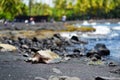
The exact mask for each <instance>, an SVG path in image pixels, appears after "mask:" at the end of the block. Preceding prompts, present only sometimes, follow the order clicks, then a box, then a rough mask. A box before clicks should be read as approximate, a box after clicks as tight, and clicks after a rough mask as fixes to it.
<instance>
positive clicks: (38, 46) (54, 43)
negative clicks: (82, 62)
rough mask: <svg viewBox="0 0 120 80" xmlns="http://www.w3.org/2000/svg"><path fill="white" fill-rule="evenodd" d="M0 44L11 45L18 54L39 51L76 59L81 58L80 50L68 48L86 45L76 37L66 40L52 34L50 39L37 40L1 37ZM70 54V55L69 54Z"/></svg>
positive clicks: (25, 54)
mask: <svg viewBox="0 0 120 80" xmlns="http://www.w3.org/2000/svg"><path fill="white" fill-rule="evenodd" d="M0 41H1V42H2V43H6V44H11V45H14V46H16V47H17V48H18V51H19V52H20V53H24V56H27V54H32V53H35V52H37V51H39V50H47V49H49V50H51V51H53V52H55V53H57V54H59V55H65V56H71V57H78V56H81V55H80V52H81V48H80V47H79V48H76V47H72V49H70V48H69V47H71V46H73V45H75V44H78V45H80V44H86V42H84V41H80V40H79V38H78V37H77V36H73V37H72V38H71V39H70V40H67V39H65V38H63V37H61V36H60V34H54V35H53V37H51V38H46V39H38V38H36V37H34V38H32V39H28V38H22V37H18V39H17V40H14V39H11V38H7V37H2V38H1V40H0ZM69 52H70V53H69Z"/></svg>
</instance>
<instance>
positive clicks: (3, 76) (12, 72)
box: [0, 21, 120, 80]
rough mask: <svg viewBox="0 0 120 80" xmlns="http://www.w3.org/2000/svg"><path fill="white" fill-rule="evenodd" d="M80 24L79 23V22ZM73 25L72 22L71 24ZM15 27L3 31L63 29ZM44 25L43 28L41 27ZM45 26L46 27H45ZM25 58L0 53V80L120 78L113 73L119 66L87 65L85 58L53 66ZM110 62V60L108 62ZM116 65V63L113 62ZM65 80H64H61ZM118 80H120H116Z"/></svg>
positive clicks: (60, 26) (60, 25)
mask: <svg viewBox="0 0 120 80" xmlns="http://www.w3.org/2000/svg"><path fill="white" fill-rule="evenodd" d="M80 22H81V21H80ZM73 23H74V22H73ZM15 24H16V25H15V26H16V27H13V28H11V27H9V26H6V27H5V26H3V25H2V24H1V27H0V29H1V31H2V32H3V31H4V30H21V29H22V30H37V29H48V30H49V29H50V30H51V29H52V30H61V29H64V26H63V23H61V22H60V23H54V24H53V23H37V24H36V27H35V26H33V25H31V26H27V25H25V24H21V23H15ZM43 25H44V26H43ZM53 25H54V26H53ZM45 26H46V27H45ZM2 34H3V33H2ZM25 59H26V58H25V57H23V55H22V54H20V53H18V52H0V80H50V76H69V77H78V78H80V80H95V77H98V76H104V77H109V78H113V77H115V78H120V73H113V72H111V71H114V70H116V69H120V64H117V66H114V67H110V66H108V64H107V62H106V64H104V65H89V64H87V58H84V57H80V58H72V59H71V60H68V61H65V62H61V63H53V64H44V63H38V64H32V63H27V62H25V61H24V60H25ZM109 61H112V60H109ZM115 63H116V62H115ZM62 80H66V79H62ZM118 80H120V79H118Z"/></svg>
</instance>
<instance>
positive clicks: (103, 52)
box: [86, 43, 110, 61]
mask: <svg viewBox="0 0 120 80" xmlns="http://www.w3.org/2000/svg"><path fill="white" fill-rule="evenodd" d="M107 55H110V50H109V49H108V48H107V47H106V45H105V44H102V43H98V44H96V45H95V46H94V48H93V49H91V50H90V51H88V52H87V55H86V56H87V57H90V58H91V59H92V60H93V61H96V60H98V59H100V60H101V58H102V57H103V56H107Z"/></svg>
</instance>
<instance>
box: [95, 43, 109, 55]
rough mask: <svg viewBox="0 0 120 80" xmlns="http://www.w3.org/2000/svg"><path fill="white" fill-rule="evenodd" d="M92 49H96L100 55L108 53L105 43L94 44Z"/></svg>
mask: <svg viewBox="0 0 120 80" xmlns="http://www.w3.org/2000/svg"><path fill="white" fill-rule="evenodd" d="M94 49H96V50H97V51H98V53H99V55H101V56H107V55H110V50H109V49H107V47H106V45H105V44H102V43H98V44H96V45H95V47H94Z"/></svg>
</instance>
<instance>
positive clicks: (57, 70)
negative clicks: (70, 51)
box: [52, 68, 62, 74]
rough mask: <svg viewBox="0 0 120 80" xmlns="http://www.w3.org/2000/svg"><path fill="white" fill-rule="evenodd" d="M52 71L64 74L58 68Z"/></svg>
mask: <svg viewBox="0 0 120 80" xmlns="http://www.w3.org/2000/svg"><path fill="white" fill-rule="evenodd" d="M52 71H53V72H54V73H57V74H62V72H61V71H60V70H59V69H57V68H52Z"/></svg>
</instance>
